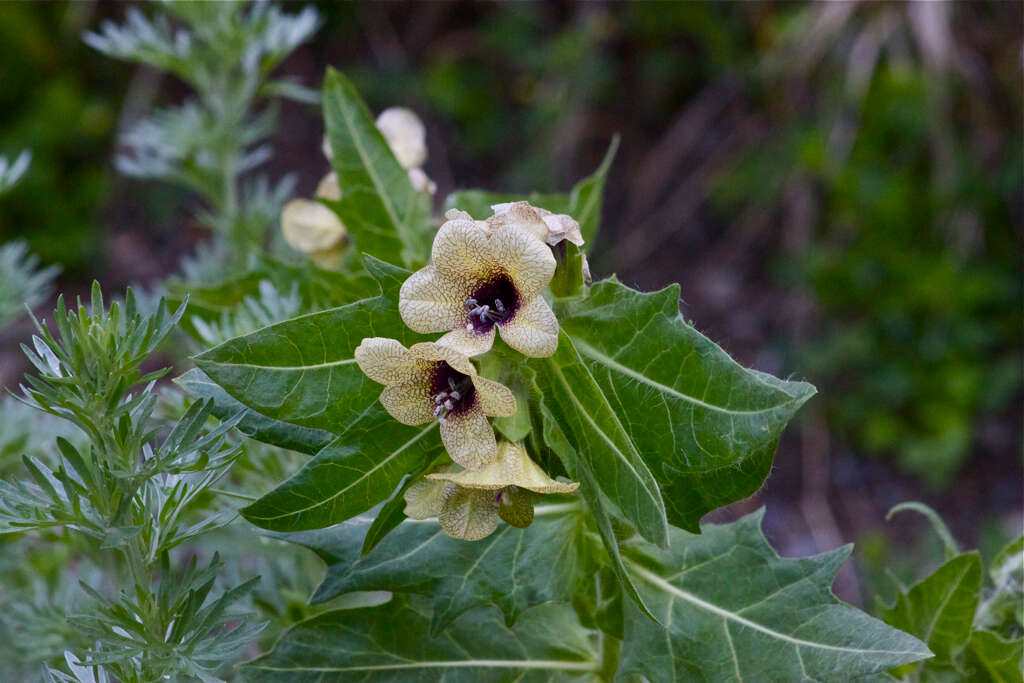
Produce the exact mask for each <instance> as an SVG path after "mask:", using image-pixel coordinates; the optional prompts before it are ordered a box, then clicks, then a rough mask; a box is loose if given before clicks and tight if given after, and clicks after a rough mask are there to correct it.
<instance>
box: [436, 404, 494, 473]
mask: <svg viewBox="0 0 1024 683" xmlns="http://www.w3.org/2000/svg"><path fill="white" fill-rule="evenodd" d="M441 441H442V442H444V447H445V449H447V451H448V455H450V456H451V458H452V460H454V461H455V462H457V463H458V464H460V465H462V466H463V467H465V468H467V469H471V470H472V469H478V468H480V467H483V466H484V465H486V464H487V463H489V462H491V461H492V460H494V458H495V457H496V455H497V452H498V444H497V441H496V440H495V438H494V429H493V428H492V427H491V424H490V423H489V422H488V421H487V417H486V416H484V412H483V411H482V410H480V408H479V407H477V406H473V407H471V408H469V409H468V410H466V411H465V412H463V413H461V414H459V415H452V416H450V417H448V418H447V419H446V420H445V421H444V422H442V423H441Z"/></svg>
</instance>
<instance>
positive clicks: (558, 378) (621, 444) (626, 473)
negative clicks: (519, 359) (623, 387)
mask: <svg viewBox="0 0 1024 683" xmlns="http://www.w3.org/2000/svg"><path fill="white" fill-rule="evenodd" d="M531 366H532V367H533V370H534V372H535V381H536V383H537V386H538V388H539V389H540V392H541V394H542V395H543V398H542V405H543V406H544V409H545V410H546V411H547V413H548V414H550V416H551V418H552V419H554V420H555V421H556V422H557V423H558V424H559V426H560V427H561V430H562V431H563V432H564V433H565V436H566V437H568V442H569V443H572V444H573V452H574V453H575V454H576V455H577V456H578V459H579V460H580V461H586V465H587V468H588V470H589V471H590V472H591V473H593V476H594V479H595V480H596V483H597V485H598V486H599V487H600V490H601V492H602V493H603V494H604V495H605V496H606V497H607V498H608V499H609V500H610V501H612V502H613V503H614V504H615V506H616V507H617V508H618V509H619V510H621V511H622V513H623V514H624V515H625V516H626V518H627V519H628V520H629V521H630V522H631V523H632V524H633V525H635V526H636V529H637V531H639V532H640V534H642V535H643V536H644V538H646V539H648V540H650V541H652V542H654V543H657V544H658V545H664V544H665V543H666V542H667V540H668V522H667V521H666V519H665V504H664V502H663V501H662V499H661V493H660V492H659V490H658V483H657V481H655V478H654V476H653V475H652V474H651V471H650V470H649V469H648V468H647V465H646V464H645V463H644V461H643V459H642V458H641V456H640V451H639V449H638V448H637V446H636V444H635V443H634V440H633V439H632V438H631V437H630V435H629V433H628V432H627V431H626V429H625V426H624V424H623V423H622V422H621V421H620V419H619V415H622V412H621V411H620V410H617V408H618V406H613V405H612V403H611V402H610V401H609V399H608V397H607V396H606V395H605V392H604V391H602V390H601V388H600V387H599V386H598V385H597V382H596V381H595V380H594V377H593V376H592V375H591V374H590V371H589V370H588V369H587V367H586V366H585V365H584V364H583V362H582V361H581V360H580V356H579V354H577V352H576V349H575V348H574V346H573V342H572V340H571V339H569V337H567V336H566V334H565V333H564V332H562V333H560V335H559V340H558V350H557V351H556V352H555V355H553V356H551V357H550V358H545V359H535V360H532V361H531ZM549 445H551V444H549ZM552 447H553V446H552ZM564 452H565V449H563V453H560V454H559V455H560V456H561V455H563V454H564ZM563 464H564V465H565V467H566V469H567V470H568V471H569V475H570V476H572V477H573V478H576V477H577V473H576V468H575V467H574V466H575V464H576V463H575V462H574V460H573V459H572V458H570V459H568V460H563Z"/></svg>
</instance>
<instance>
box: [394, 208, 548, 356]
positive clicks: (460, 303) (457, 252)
mask: <svg viewBox="0 0 1024 683" xmlns="http://www.w3.org/2000/svg"><path fill="white" fill-rule="evenodd" d="M448 215H449V217H450V220H448V221H446V222H445V223H444V225H442V226H441V228H440V229H439V230H438V231H437V236H436V237H435V238H434V245H433V248H432V250H431V256H430V264H429V265H427V266H426V267H425V268H423V269H421V270H419V271H417V272H415V273H413V274H412V275H411V276H410V277H409V279H407V280H406V281H405V282H404V283H403V284H402V289H401V291H400V292H399V299H398V310H399V312H400V313H401V315H402V320H404V321H405V324H406V325H408V326H409V327H410V328H411V329H413V330H415V331H416V332H420V333H424V334H429V333H433V332H446V331H448V334H446V335H445V336H443V337H442V338H441V339H440V340H438V343H440V344H443V345H446V346H450V347H453V348H456V349H459V350H460V351H462V352H463V353H465V354H466V355H467V356H475V355H478V354H481V353H484V352H486V351H488V350H489V349H490V348H491V345H492V344H493V343H494V334H495V332H496V331H497V332H499V333H500V334H501V338H502V339H504V340H505V343H506V344H508V345H509V346H511V347H512V348H513V349H515V350H517V351H519V352H520V353H522V354H524V355H526V356H532V357H535V358H542V357H546V356H550V355H552V354H553V353H554V352H555V349H556V348H557V346H558V319H557V318H555V314H554V313H553V312H552V311H551V307H550V306H548V303H547V302H546V301H545V300H544V297H543V296H541V293H542V292H543V290H544V288H545V287H546V286H547V285H548V284H549V283H550V282H551V277H552V275H554V272H555V257H554V256H553V255H552V253H551V250H550V249H549V248H548V247H547V246H546V245H545V244H544V243H543V242H541V241H540V240H538V239H537V238H536V237H534V236H533V235H531V234H530V233H528V232H526V231H524V230H521V229H519V228H516V227H514V226H510V227H508V228H505V229H502V230H498V231H494V232H488V230H486V229H485V228H484V227H483V225H482V224H481V223H478V222H477V221H474V220H472V219H471V218H469V216H468V214H465V213H462V212H449V214H448ZM449 330H450V331H449Z"/></svg>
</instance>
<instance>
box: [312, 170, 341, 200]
mask: <svg viewBox="0 0 1024 683" xmlns="http://www.w3.org/2000/svg"><path fill="white" fill-rule="evenodd" d="M314 196H315V197H316V198H317V199H329V200H331V201H335V202H337V201H340V200H341V186H340V185H339V184H338V174H337V173H335V172H334V171H331V172H330V173H328V174H327V175H325V176H324V177H323V178H321V180H320V183H319V184H318V185H317V186H316V194H315V195H314Z"/></svg>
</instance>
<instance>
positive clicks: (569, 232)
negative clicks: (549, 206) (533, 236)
mask: <svg viewBox="0 0 1024 683" xmlns="http://www.w3.org/2000/svg"><path fill="white" fill-rule="evenodd" d="M543 221H544V224H545V225H547V226H548V238H547V243H548V244H550V245H551V246H554V245H556V244H558V243H559V242H561V241H562V240H568V241H570V242H572V243H573V244H575V245H576V246H577V247H581V246H583V233H581V232H580V224H579V223H577V222H576V221H575V219H573V217H572V216H567V215H565V214H564V213H559V214H550V215H547V216H544V217H543Z"/></svg>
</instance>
